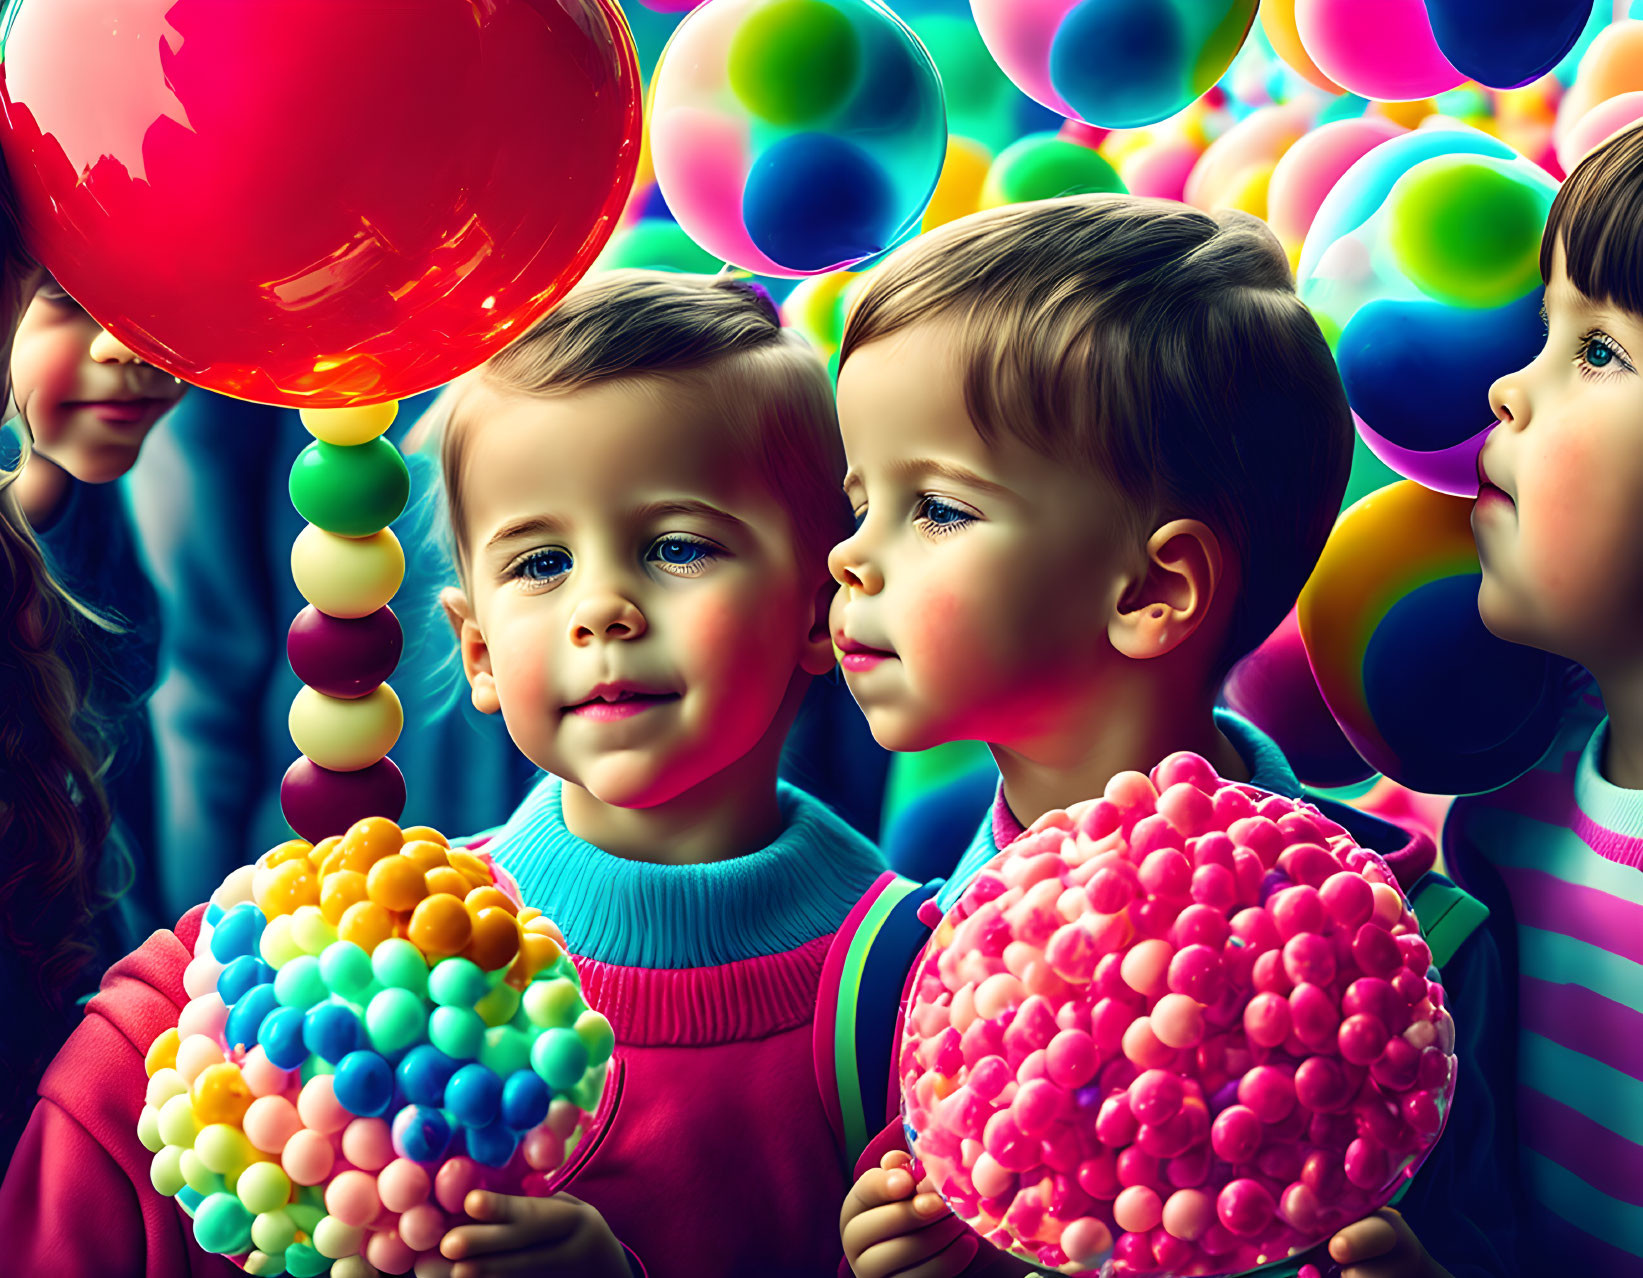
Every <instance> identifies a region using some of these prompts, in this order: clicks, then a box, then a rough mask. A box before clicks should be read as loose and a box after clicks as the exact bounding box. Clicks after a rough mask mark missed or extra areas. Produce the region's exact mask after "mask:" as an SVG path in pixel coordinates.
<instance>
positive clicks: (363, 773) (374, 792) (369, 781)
mask: <svg viewBox="0 0 1643 1278" xmlns="http://www.w3.org/2000/svg"><path fill="white" fill-rule="evenodd" d="M280 810H281V811H282V812H284V813H285V820H286V823H287V824H288V825H290V827H291V828H292V829H293V830H295V831H296V832H297V834H298V836H299V837H301V838H304V839H307V840H308V841H309V842H310V843H318V842H319V841H320V840H321V839H324V838H328V837H329V836H331V835H333V834H342V833H344V832H345V831H346V830H347V829H348V827H349V826H351V825H352V824H353V823H354V822H355V821H362V820H364V819H365V818H366V817H373V816H377V817H387V818H388V819H389V820H390V821H397V820H399V817H400V814H401V813H402V812H404V811H405V777H404V775H403V774H402V773H401V772H400V770H399V768H398V767H397V766H396V765H395V763H394V761H393V760H392V759H378V760H377V761H376V762H375V763H373V764H372V765H371V766H370V767H368V768H361V769H360V770H359V771H358V772H332V771H331V770H330V769H329V768H322V767H320V766H319V764H317V763H315V762H314V761H313V760H312V759H308V758H299V759H298V760H297V761H296V762H295V763H293V764H292V765H291V766H290V767H289V768H287V769H286V770H285V780H284V781H282V782H281V783H280Z"/></svg>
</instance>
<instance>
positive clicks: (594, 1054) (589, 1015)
mask: <svg viewBox="0 0 1643 1278" xmlns="http://www.w3.org/2000/svg"><path fill="white" fill-rule="evenodd" d="M576 1036H577V1037H578V1038H580V1039H581V1040H582V1043H583V1046H585V1047H586V1048H587V1049H588V1064H589V1065H603V1064H604V1063H605V1062H606V1061H608V1060H609V1059H610V1054H611V1053H612V1052H613V1051H615V1050H616V1034H615V1033H614V1031H612V1029H611V1027H610V1022H609V1021H607V1020H606V1019H605V1018H604V1017H603V1016H602V1015H600V1014H599V1013H598V1012H594V1011H586V1012H583V1013H582V1015H580V1016H578V1017H577V1018H576Z"/></svg>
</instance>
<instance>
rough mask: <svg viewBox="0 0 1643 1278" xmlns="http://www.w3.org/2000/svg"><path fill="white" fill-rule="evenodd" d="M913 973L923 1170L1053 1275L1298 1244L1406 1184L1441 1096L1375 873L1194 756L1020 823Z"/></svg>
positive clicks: (1416, 975)
mask: <svg viewBox="0 0 1643 1278" xmlns="http://www.w3.org/2000/svg"><path fill="white" fill-rule="evenodd" d="M913 980H914V983H913V987H912V988H913V996H912V1000H911V1004H910V1007H909V1010H908V1014H907V1032H906V1035H905V1037H904V1039H903V1042H902V1046H901V1049H900V1055H899V1061H898V1068H899V1076H900V1079H901V1085H902V1099H903V1113H904V1117H905V1120H906V1124H907V1128H908V1134H909V1136H910V1137H911V1140H912V1149H913V1152H914V1154H915V1156H916V1157H917V1158H918V1159H919V1161H920V1162H921V1163H922V1172H923V1173H924V1174H927V1175H928V1176H929V1177H930V1178H931V1180H932V1183H933V1184H934V1186H935V1187H936V1189H938V1190H939V1191H940V1192H941V1194H942V1195H943V1196H944V1197H945V1198H946V1200H947V1201H948V1203H949V1204H951V1206H952V1207H953V1210H954V1211H955V1212H956V1213H957V1214H958V1215H959V1216H960V1217H962V1218H963V1219H964V1220H965V1221H967V1222H968V1223H969V1224H970V1225H972V1226H973V1227H974V1228H975V1229H976V1230H978V1231H979V1232H980V1233H982V1234H984V1235H985V1236H986V1237H987V1238H988V1239H989V1241H991V1242H993V1243H994V1244H996V1245H997V1246H999V1247H1002V1248H1005V1249H1008V1250H1011V1251H1013V1252H1015V1253H1016V1254H1018V1255H1020V1256H1023V1257H1025V1258H1026V1259H1028V1260H1030V1261H1031V1262H1033V1263H1035V1264H1038V1265H1042V1266H1045V1267H1048V1268H1051V1269H1060V1270H1061V1271H1062V1272H1066V1273H1084V1272H1089V1271H1095V1270H1098V1269H1099V1270H1101V1271H1102V1272H1103V1273H1111V1274H1171V1275H1189V1274H1198V1275H1201V1274H1226V1273H1234V1272H1238V1271H1241V1270H1245V1269H1249V1268H1252V1267H1255V1266H1259V1265H1265V1264H1268V1263H1271V1262H1273V1261H1276V1260H1280V1259H1283V1258H1284V1257H1286V1256H1290V1255H1293V1254H1295V1253H1296V1252H1298V1251H1300V1250H1302V1249H1304V1248H1307V1247H1310V1246H1313V1245H1315V1244H1316V1243H1318V1242H1319V1241H1320V1240H1322V1239H1323V1238H1325V1237H1327V1236H1328V1235H1329V1234H1330V1233H1331V1232H1333V1231H1334V1230H1335V1229H1337V1228H1339V1227H1341V1226H1342V1225H1345V1224H1347V1223H1349V1222H1351V1221H1352V1220H1355V1219H1357V1218H1358V1217H1360V1216H1362V1215H1364V1214H1367V1213H1368V1212H1370V1211H1372V1210H1374V1209H1375V1208H1377V1207H1379V1206H1380V1205H1382V1204H1384V1203H1385V1202H1387V1201H1388V1200H1389V1199H1390V1198H1391V1197H1392V1195H1393V1193H1394V1192H1395V1191H1396V1189H1397V1188H1398V1187H1399V1186H1400V1184H1401V1183H1402V1182H1403V1181H1404V1180H1405V1179H1407V1178H1408V1177H1409V1176H1412V1175H1413V1174H1414V1170H1415V1168H1416V1167H1417V1166H1418V1165H1419V1163H1420V1161H1421V1160H1422V1159H1423V1158H1424V1157H1425V1155H1426V1153H1427V1152H1428V1151H1429V1150H1430V1149H1431V1147H1432V1145H1433V1144H1434V1143H1435V1142H1436V1140H1437V1138H1438V1135H1439V1132H1440V1130H1441V1128H1442V1126H1443V1122H1444V1118H1445V1116H1446V1114H1447V1112H1448V1104H1449V1100H1450V1097H1451V1096H1452V1095H1453V1089H1454V1077H1455V1059H1454V1056H1453V1047H1454V1023H1453V1021H1452V1020H1451V1019H1450V1017H1449V1014H1448V1012H1446V1011H1445V1010H1444V1006H1443V990H1442V987H1441V986H1439V985H1438V984H1437V982H1436V973H1435V971H1433V970H1431V953H1430V951H1429V949H1428V947H1427V945H1426V942H1425V941H1423V940H1422V939H1421V937H1420V934H1419V930H1418V928H1417V926H1416V922H1415V917H1414V915H1413V913H1412V912H1411V911H1410V909H1409V907H1408V905H1407V903H1406V902H1405V900H1404V898H1403V896H1402V895H1401V894H1400V893H1399V891H1398V889H1397V887H1396V885H1395V881H1394V879H1393V877H1392V874H1391V872H1390V871H1389V870H1388V869H1387V867H1386V865H1385V863H1384V862H1382V861H1381V860H1380V858H1379V857H1378V856H1376V855H1375V854H1374V853H1372V852H1367V851H1365V850H1363V849H1361V848H1359V847H1357V846H1355V845H1354V844H1353V842H1352V839H1351V837H1350V836H1349V835H1348V834H1347V833H1346V832H1345V831H1344V830H1342V829H1341V828H1340V827H1339V826H1337V825H1335V824H1334V823H1333V822H1331V821H1329V820H1328V819H1327V818H1326V817H1324V816H1323V815H1322V814H1320V813H1319V812H1318V811H1317V810H1316V809H1313V808H1311V807H1309V806H1307V805H1305V804H1301V803H1297V802H1294V801H1292V800H1290V799H1287V798H1283V797H1281V796H1277V795H1270V794H1266V793H1264V792H1262V791H1259V790H1256V789H1254V788H1253V787H1250V786H1245V785H1235V784H1232V783H1229V782H1224V781H1221V780H1220V779H1219V778H1217V777H1216V776H1215V774H1214V772H1213V770H1212V769H1211V768H1210V766H1209V764H1208V763H1207V762H1206V761H1205V760H1203V759H1201V758H1199V757H1198V756H1196V755H1192V754H1178V755H1173V756H1171V757H1170V758H1169V759H1166V760H1165V761H1164V762H1163V763H1162V764H1160V765H1159V766H1158V768H1157V769H1155V770H1154V772H1153V774H1152V776H1151V778H1148V777H1147V776H1144V775H1142V774H1141V773H1138V772H1129V773H1122V774H1120V775H1119V776H1117V777H1115V778H1114V779H1113V781H1112V782H1111V783H1110V784H1109V785H1108V787H1107V790H1106V794H1105V797H1104V798H1102V799H1099V800H1095V801H1092V802H1089V803H1085V804H1080V805H1078V806H1076V807H1074V808H1072V809H1069V810H1067V811H1055V812H1051V813H1049V814H1047V815H1046V816H1044V817H1043V818H1041V819H1040V820H1039V821H1037V822H1035V823H1034V826H1033V828H1032V829H1030V830H1029V831H1028V832H1027V833H1026V834H1024V835H1023V836H1022V837H1021V838H1020V839H1018V840H1017V841H1016V842H1015V843H1013V844H1012V845H1011V846H1010V847H1009V848H1008V849H1006V850H1005V851H1004V852H1002V853H1000V855H999V856H998V857H997V858H996V859H995V860H994V861H993V862H992V863H991V864H990V865H989V866H988V867H987V869H986V870H984V871H983V872H982V873H981V874H980V875H979V876H978V877H977V879H976V880H975V882H974V883H972V884H971V886H970V888H969V889H968V890H967V891H966V892H965V894H964V896H963V897H962V898H961V899H960V901H959V903H958V905H957V906H955V907H954V909H953V910H952V912H951V913H950V914H949V915H948V916H947V917H946V918H945V919H944V920H943V921H942V922H941V924H940V926H939V927H938V928H937V930H936V932H935V934H934V936H933V937H932V939H931V941H930V944H929V946H928V947H927V949H926V951H925V954H924V956H923V958H922V959H921V960H920V963H919V966H918V969H917V971H916V972H915V975H914V978H913ZM1103 1266H1107V1268H1104V1269H1103Z"/></svg>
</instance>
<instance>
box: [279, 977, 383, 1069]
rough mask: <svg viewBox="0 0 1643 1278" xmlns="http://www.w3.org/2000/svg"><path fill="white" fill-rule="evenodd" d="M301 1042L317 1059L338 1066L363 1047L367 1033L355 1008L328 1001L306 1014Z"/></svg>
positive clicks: (336, 1001)
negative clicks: (346, 1057)
mask: <svg viewBox="0 0 1643 1278" xmlns="http://www.w3.org/2000/svg"><path fill="white" fill-rule="evenodd" d="M270 992H271V991H270ZM302 1041H303V1042H304V1043H306V1044H307V1045H308V1050H309V1051H310V1052H312V1053H314V1055H315V1056H318V1057H319V1058H320V1059H321V1060H323V1061H329V1062H330V1063H331V1064H333V1065H335V1064H337V1063H338V1062H339V1061H341V1060H342V1058H343V1057H344V1056H346V1055H348V1053H349V1052H352V1051H356V1050H358V1049H359V1048H360V1047H362V1046H364V1043H365V1031H364V1029H363V1027H362V1026H361V1025H360V1023H359V1017H358V1016H356V1015H355V1014H354V1009H353V1008H351V1007H349V1006H348V1005H347V1004H346V1003H343V1002H340V1001H338V1000H336V999H328V1000H326V1001H325V1002H323V1003H316V1004H315V1005H314V1006H313V1007H311V1008H309V1009H308V1011H307V1012H305V1013H304V1014H303V1024H302Z"/></svg>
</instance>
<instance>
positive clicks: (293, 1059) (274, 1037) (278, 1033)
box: [257, 1007, 308, 1069]
mask: <svg viewBox="0 0 1643 1278" xmlns="http://www.w3.org/2000/svg"><path fill="white" fill-rule="evenodd" d="M257 1040H258V1041H259V1042H260V1043H261V1044H262V1050H263V1055H265V1056H266V1057H268V1059H269V1061H270V1062H271V1063H272V1064H274V1065H275V1066H277V1067H278V1068H280V1069H297V1068H299V1067H300V1066H301V1065H302V1063H303V1062H304V1061H306V1060H307V1059H308V1046H307V1044H306V1043H304V1042H303V1038H302V1009H301V1008H298V1007H281V1008H276V1009H275V1010H274V1011H272V1012H270V1013H269V1014H268V1016H267V1017H266V1018H265V1019H264V1020H263V1023H262V1026H261V1028H260V1029H259V1030H258V1031H257Z"/></svg>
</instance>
